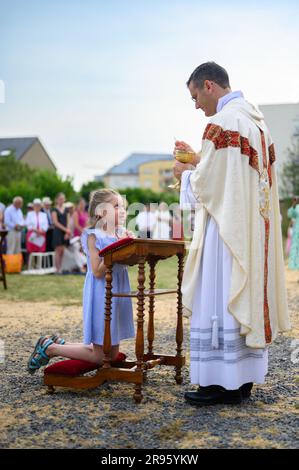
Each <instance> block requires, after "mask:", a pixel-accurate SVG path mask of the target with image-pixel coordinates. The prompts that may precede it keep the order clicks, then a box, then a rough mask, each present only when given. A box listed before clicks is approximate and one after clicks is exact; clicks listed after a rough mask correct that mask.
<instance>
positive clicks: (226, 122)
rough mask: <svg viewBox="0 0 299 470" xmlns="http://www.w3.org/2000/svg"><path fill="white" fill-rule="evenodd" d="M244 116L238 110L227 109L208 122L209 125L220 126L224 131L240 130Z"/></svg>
mask: <svg viewBox="0 0 299 470" xmlns="http://www.w3.org/2000/svg"><path fill="white" fill-rule="evenodd" d="M241 120H242V114H241V113H239V112H238V111H237V110H236V109H232V108H229V107H227V109H225V108H223V109H222V110H221V111H220V112H219V113H216V114H215V115H214V116H212V117H211V119H210V120H209V122H208V125H214V126H220V127H221V128H222V129H223V130H238V129H239V128H240V121H241Z"/></svg>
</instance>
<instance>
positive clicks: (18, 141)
mask: <svg viewBox="0 0 299 470" xmlns="http://www.w3.org/2000/svg"><path fill="white" fill-rule="evenodd" d="M37 140H38V138H37V137H14V138H0V156H1V153H2V152H4V151H5V150H13V151H14V154H15V157H16V159H17V160H20V158H22V156H23V155H24V153H26V152H27V150H28V149H30V147H32V145H33V144H34V142H35V141H37Z"/></svg>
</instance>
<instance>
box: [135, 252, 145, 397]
mask: <svg viewBox="0 0 299 470" xmlns="http://www.w3.org/2000/svg"><path fill="white" fill-rule="evenodd" d="M144 282H145V260H144V259H141V260H140V261H139V263H138V294H137V333H136V348H135V351H136V359H137V362H136V366H137V367H136V371H143V355H144V333H143V324H144V300H145V296H144ZM142 398H143V395H142V385H141V384H136V385H135V393H134V400H135V402H136V403H140V402H141V400H142Z"/></svg>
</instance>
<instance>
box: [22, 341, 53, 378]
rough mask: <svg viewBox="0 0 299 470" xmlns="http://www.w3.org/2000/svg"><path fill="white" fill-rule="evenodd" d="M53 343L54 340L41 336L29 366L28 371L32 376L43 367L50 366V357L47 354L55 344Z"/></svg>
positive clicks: (30, 358)
mask: <svg viewBox="0 0 299 470" xmlns="http://www.w3.org/2000/svg"><path fill="white" fill-rule="evenodd" d="M53 342H54V341H52V339H50V338H46V337H45V336H41V337H40V338H39V339H38V341H37V343H36V345H35V348H34V351H33V353H32V354H31V356H30V357H29V360H28V364H27V370H28V372H29V373H30V374H34V372H35V371H36V370H37V369H39V368H40V367H41V366H45V365H46V364H48V362H49V360H50V357H49V356H48V355H47V354H46V349H47V348H48V346H50V345H51V344H53Z"/></svg>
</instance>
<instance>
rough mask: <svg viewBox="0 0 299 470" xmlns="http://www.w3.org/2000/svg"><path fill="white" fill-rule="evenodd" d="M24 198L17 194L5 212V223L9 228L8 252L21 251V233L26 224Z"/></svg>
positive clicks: (15, 252)
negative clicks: (23, 209)
mask: <svg viewBox="0 0 299 470" xmlns="http://www.w3.org/2000/svg"><path fill="white" fill-rule="evenodd" d="M22 206H23V199H22V198H21V197H19V196H16V197H15V198H14V199H13V202H12V204H11V205H10V206H9V207H7V209H6V210H5V212H4V223H5V225H6V227H7V229H8V234H7V238H6V240H7V250H6V253H7V254H17V253H21V234H22V229H23V227H24V225H25V222H24V217H23V213H22V209H21V208H22Z"/></svg>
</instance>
